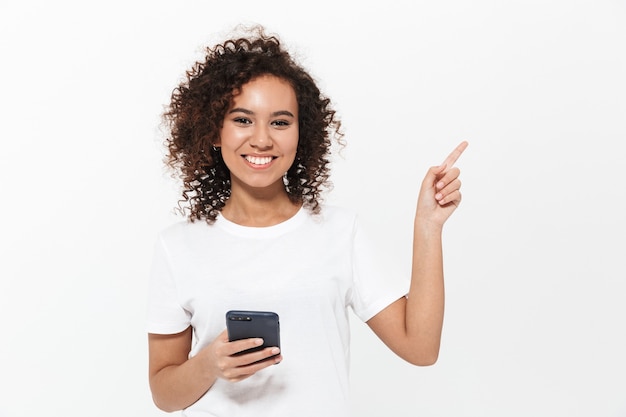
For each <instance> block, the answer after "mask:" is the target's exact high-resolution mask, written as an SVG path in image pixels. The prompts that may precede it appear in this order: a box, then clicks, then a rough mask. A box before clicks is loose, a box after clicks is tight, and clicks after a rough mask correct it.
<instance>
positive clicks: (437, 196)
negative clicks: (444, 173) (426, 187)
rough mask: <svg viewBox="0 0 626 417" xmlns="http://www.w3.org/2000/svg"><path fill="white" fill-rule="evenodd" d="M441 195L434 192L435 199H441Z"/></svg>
mask: <svg viewBox="0 0 626 417" xmlns="http://www.w3.org/2000/svg"><path fill="white" fill-rule="evenodd" d="M441 197H443V195H441V193H437V194H435V200H441Z"/></svg>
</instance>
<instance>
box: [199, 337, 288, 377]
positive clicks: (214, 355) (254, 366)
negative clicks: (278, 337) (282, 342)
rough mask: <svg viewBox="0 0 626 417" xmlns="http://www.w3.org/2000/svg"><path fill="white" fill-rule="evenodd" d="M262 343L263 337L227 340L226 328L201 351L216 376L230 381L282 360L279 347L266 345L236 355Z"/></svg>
mask: <svg viewBox="0 0 626 417" xmlns="http://www.w3.org/2000/svg"><path fill="white" fill-rule="evenodd" d="M262 344H263V339H259V338H252V339H243V340H236V341H233V342H229V341H228V332H227V330H224V331H222V333H220V334H219V336H217V337H216V338H215V340H213V342H211V343H210V344H209V345H208V346H207V347H205V348H204V349H203V351H202V353H203V355H206V357H205V360H206V361H207V363H208V366H209V367H211V368H212V369H211V371H212V373H213V374H214V375H216V376H217V377H218V378H221V379H225V380H227V381H230V382H238V381H242V380H244V379H246V378H248V377H250V376H252V375H254V374H255V373H257V372H259V371H260V370H261V369H264V368H267V367H268V366H271V365H275V364H278V363H280V361H282V360H283V357H282V355H280V354H279V353H280V349H278V348H277V347H268V348H265V349H263V350H259V351H257V352H251V353H245V354H242V355H237V353H239V352H242V351H244V350H247V349H251V348H255V347H258V346H260V345H262ZM272 356H273V357H272Z"/></svg>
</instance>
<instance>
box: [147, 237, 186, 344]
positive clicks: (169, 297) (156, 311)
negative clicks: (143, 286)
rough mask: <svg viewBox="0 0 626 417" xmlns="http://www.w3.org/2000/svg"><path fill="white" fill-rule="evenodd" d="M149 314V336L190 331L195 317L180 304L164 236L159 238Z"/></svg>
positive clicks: (152, 271)
mask: <svg viewBox="0 0 626 417" xmlns="http://www.w3.org/2000/svg"><path fill="white" fill-rule="evenodd" d="M147 310H148V311H147V319H146V330H147V332H148V333H156V334H175V333H180V332H182V331H183V330H185V329H186V328H187V327H189V325H190V322H191V315H190V314H189V312H188V311H186V310H185V309H184V308H183V307H182V306H181V304H180V302H179V297H178V290H177V287H176V279H175V276H174V273H173V271H172V264H171V259H170V257H169V254H168V252H167V248H166V246H165V242H164V241H163V238H162V236H159V238H158V239H157V242H156V244H155V246H154V255H153V260H152V268H151V270H150V279H149V284H148V309H147Z"/></svg>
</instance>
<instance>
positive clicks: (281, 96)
mask: <svg viewBox="0 0 626 417" xmlns="http://www.w3.org/2000/svg"><path fill="white" fill-rule="evenodd" d="M240 105H248V106H261V107H266V106H279V107H280V106H283V107H288V108H290V109H292V110H293V109H294V108H297V105H298V101H297V98H296V92H295V90H294V89H293V87H292V86H291V84H290V83H289V82H288V81H286V80H284V79H282V78H279V77H276V76H274V75H261V76H259V77H256V78H253V79H252V80H250V81H248V82H247V83H245V84H244V85H242V86H241V88H240V89H239V91H236V92H235V94H234V96H233V103H232V106H234V107H236V106H240Z"/></svg>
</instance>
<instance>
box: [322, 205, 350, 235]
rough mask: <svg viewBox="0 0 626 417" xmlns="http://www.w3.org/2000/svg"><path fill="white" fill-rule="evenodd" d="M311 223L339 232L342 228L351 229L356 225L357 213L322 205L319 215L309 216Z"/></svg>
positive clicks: (338, 207)
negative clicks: (311, 219)
mask: <svg viewBox="0 0 626 417" xmlns="http://www.w3.org/2000/svg"><path fill="white" fill-rule="evenodd" d="M311 217H312V218H313V221H314V222H316V223H318V224H320V225H321V226H323V227H327V228H332V229H334V230H340V229H343V228H349V229H353V228H354V227H355V225H356V223H357V213H356V212H355V211H353V210H351V209H348V208H345V207H340V206H334V205H324V206H322V209H321V210H320V213H319V214H311Z"/></svg>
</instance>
